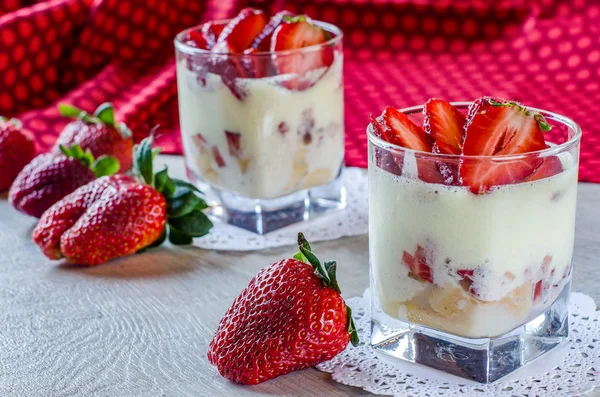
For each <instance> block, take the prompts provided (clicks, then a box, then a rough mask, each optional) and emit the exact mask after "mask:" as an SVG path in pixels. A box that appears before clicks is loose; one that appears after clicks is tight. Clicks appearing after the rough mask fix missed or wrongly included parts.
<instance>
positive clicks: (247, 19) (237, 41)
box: [217, 8, 268, 53]
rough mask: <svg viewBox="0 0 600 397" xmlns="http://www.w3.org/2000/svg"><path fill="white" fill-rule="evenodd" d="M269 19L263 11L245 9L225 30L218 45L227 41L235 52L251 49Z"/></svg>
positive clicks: (218, 40)
mask: <svg viewBox="0 0 600 397" xmlns="http://www.w3.org/2000/svg"><path fill="white" fill-rule="evenodd" d="M267 22H268V18H267V14H265V13H264V12H263V11H261V10H257V9H254V8H244V9H243V10H241V11H240V13H239V14H238V15H237V16H236V17H235V18H233V19H232V20H231V21H229V23H228V24H227V26H225V28H224V29H223V31H222V32H221V34H220V35H219V38H218V39H217V43H221V42H224V41H227V42H228V43H229V44H230V45H231V46H232V47H233V50H234V51H233V52H235V53H241V52H243V51H244V50H245V49H246V48H248V47H250V44H252V41H253V40H254V39H255V38H256V36H258V35H259V34H260V32H261V31H262V30H263V29H264V27H265V26H266V25H267Z"/></svg>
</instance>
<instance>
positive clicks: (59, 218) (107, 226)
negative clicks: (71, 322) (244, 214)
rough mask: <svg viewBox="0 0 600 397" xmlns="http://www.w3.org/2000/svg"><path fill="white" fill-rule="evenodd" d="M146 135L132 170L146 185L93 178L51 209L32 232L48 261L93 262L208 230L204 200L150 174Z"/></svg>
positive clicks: (181, 240) (163, 177)
mask: <svg viewBox="0 0 600 397" xmlns="http://www.w3.org/2000/svg"><path fill="white" fill-rule="evenodd" d="M153 157H154V153H153V151H152V149H151V143H150V139H146V140H144V141H142V143H141V144H140V146H139V147H138V149H137V150H136V170H137V171H138V172H139V173H140V174H141V177H142V178H143V180H144V181H145V183H142V182H139V181H138V180H136V179H134V178H133V177H130V176H126V175H113V176H106V177H103V178H100V179H97V180H95V181H93V182H91V183H89V184H87V185H84V186H81V187H79V188H78V189H77V190H75V191H74V192H72V193H71V194H69V195H67V196H66V197H64V198H63V199H62V200H60V201H58V202H57V203H55V204H54V205H53V206H52V207H50V208H49V209H48V210H47V211H46V212H45V213H44V214H43V216H42V218H41V219H40V221H39V223H38V225H37V226H36V227H35V229H34V230H33V241H34V242H35V243H36V244H37V245H38V246H40V248H41V249H42V252H43V253H44V254H45V255H46V256H47V257H49V258H50V259H60V258H62V257H65V258H66V259H67V260H68V261H69V262H71V263H74V264H80V265H89V266H92V265H97V264H100V263H104V262H106V261H109V260H111V259H113V258H117V257H121V256H125V255H130V254H132V253H134V252H136V251H139V250H140V249H142V248H145V247H147V246H149V245H158V244H160V243H162V242H163V241H164V238H165V237H166V234H167V218H168V226H169V227H168V234H169V239H170V240H171V242H173V243H175V244H187V243H189V242H191V238H192V237H199V236H202V235H204V234H206V233H207V232H208V230H209V229H210V228H211V227H212V223H211V222H210V220H208V218H207V217H206V215H205V214H204V213H203V212H202V210H203V209H205V208H207V205H206V203H205V202H204V200H202V199H201V198H200V197H198V196H197V195H196V191H197V189H195V188H194V187H192V186H191V185H189V184H188V183H187V182H184V181H179V180H174V179H171V178H169V176H168V175H167V172H166V169H164V170H163V171H160V172H159V173H157V174H154V173H153V171H152V159H153Z"/></svg>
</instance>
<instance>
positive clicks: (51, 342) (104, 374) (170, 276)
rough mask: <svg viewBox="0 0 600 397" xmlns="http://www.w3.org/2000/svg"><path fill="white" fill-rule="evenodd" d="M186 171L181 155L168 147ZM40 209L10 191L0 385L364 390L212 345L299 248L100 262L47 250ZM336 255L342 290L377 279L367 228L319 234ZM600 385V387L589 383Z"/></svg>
mask: <svg viewBox="0 0 600 397" xmlns="http://www.w3.org/2000/svg"><path fill="white" fill-rule="evenodd" d="M168 162H169V163H171V167H170V170H171V171H172V172H173V171H175V172H173V173H175V174H177V173H180V172H181V163H182V162H181V159H180V158H170V159H168ZM599 204H600V185H590V184H580V186H579V199H578V210H577V236H576V243H575V270H574V280H573V290H574V291H579V292H584V293H586V294H588V295H590V296H592V297H593V298H594V299H595V300H596V302H597V303H600V265H599V264H598V261H597V258H598V255H599V254H600V227H599V224H600V205H599ZM34 225H35V219H33V218H29V217H27V216H24V215H22V214H20V213H18V212H16V211H15V210H13V209H12V208H11V207H10V206H9V204H8V202H7V200H6V195H4V196H1V197H0V275H1V276H0V309H1V310H0V396H3V397H8V396H10V397H12V396H18V397H37V396H39V397H42V396H43V397H54V396H77V397H80V396H86V397H87V396H107V397H108V396H110V397H125V396H126V397H133V396H139V397H142V396H143V397H163V396H165V397H176V396H177V397H178V396H246V395H247V396H275V395H277V396H317V395H320V396H363V395H370V394H369V393H366V392H363V391H362V390H360V389H355V388H351V387H347V386H344V385H341V384H338V383H336V382H334V381H332V380H331V379H330V377H329V375H328V374H324V373H321V372H319V371H316V370H314V369H308V370H305V371H302V372H297V373H292V374H289V375H286V376H282V377H279V378H277V379H275V380H272V381H269V382H266V383H264V384H262V385H257V386H252V387H244V386H237V385H234V384H232V383H230V382H228V381H226V380H224V379H223V378H221V377H220V376H219V375H218V373H217V371H216V369H215V368H214V367H212V366H210V364H209V363H208V361H207V358H206V350H207V346H208V343H209V341H210V338H211V336H212V334H213V332H214V330H215V329H216V327H217V324H218V322H219V320H220V318H221V316H222V315H223V313H224V312H225V311H226V310H227V308H228V307H229V305H230V304H231V302H232V301H233V299H234V298H235V297H236V296H237V295H238V293H239V292H240V291H241V290H242V289H243V288H244V287H245V286H246V284H247V283H248V281H249V280H250V279H251V278H252V277H253V276H254V275H255V274H256V273H257V272H258V270H259V269H261V268H262V267H264V266H266V265H268V264H270V263H271V262H274V261H275V260H278V259H280V258H282V257H287V256H290V255H291V254H293V253H294V252H295V247H281V248H276V249H269V250H265V251H260V252H247V253H244V252H223V251H221V252H216V251H205V250H201V249H198V248H176V247H172V246H165V247H162V248H159V249H156V250H153V251H151V252H146V253H144V254H138V255H133V256H130V257H128V258H122V259H119V260H115V261H113V262H111V263H108V264H105V265H102V266H97V267H93V268H74V267H69V266H65V265H61V264H60V262H50V261H49V260H47V259H46V258H45V257H44V256H43V255H42V254H41V253H40V252H39V251H38V250H37V247H36V246H35V245H33V243H32V242H31V240H30V233H31V230H32V228H33V227H34ZM313 248H314V251H315V252H316V253H317V254H318V255H319V256H320V257H321V258H323V259H336V260H337V261H338V264H339V269H338V278H339V282H340V285H341V287H342V290H343V291H344V296H346V297H350V296H356V295H359V294H361V293H362V292H363V290H364V289H365V288H366V287H367V285H368V238H367V236H366V235H365V236H359V237H350V238H344V239H340V240H336V241H329V242H321V243H315V244H313ZM589 395H590V396H596V397H598V396H600V390H596V391H594V392H592V393H591V394H589Z"/></svg>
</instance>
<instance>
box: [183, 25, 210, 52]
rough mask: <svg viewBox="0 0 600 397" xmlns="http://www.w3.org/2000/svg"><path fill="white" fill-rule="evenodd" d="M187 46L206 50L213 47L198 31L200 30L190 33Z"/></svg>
mask: <svg viewBox="0 0 600 397" xmlns="http://www.w3.org/2000/svg"><path fill="white" fill-rule="evenodd" d="M187 44H188V45H190V46H192V47H196V48H202V49H204V50H206V49H209V48H210V47H212V46H209V44H208V41H207V40H206V38H205V37H204V35H203V34H202V32H201V31H198V30H192V31H190V33H189V38H188V41H187ZM213 45H214V43H213Z"/></svg>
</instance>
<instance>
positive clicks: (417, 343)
mask: <svg viewBox="0 0 600 397" xmlns="http://www.w3.org/2000/svg"><path fill="white" fill-rule="evenodd" d="M454 105H455V106H457V107H458V108H459V110H461V111H462V112H465V113H466V110H467V107H468V105H469V103H454ZM532 110H536V111H539V112H540V113H541V114H542V115H543V116H544V117H545V118H546V120H547V121H548V123H549V124H550V125H552V126H553V128H552V130H551V131H549V132H547V133H545V135H546V142H547V143H549V148H548V149H545V150H543V151H539V152H533V153H527V154H522V155H511V156H502V157H498V156H494V157H484V156H470V157H468V156H467V157H460V156H455V155H442V154H432V153H424V152H417V151H413V150H409V149H405V148H402V147H399V146H395V145H393V144H390V143H388V142H385V141H383V140H381V139H380V138H378V137H377V136H376V135H375V134H374V131H373V128H372V126H371V125H369V127H368V129H367V135H368V138H369V252H370V277H371V302H372V334H371V344H372V346H373V347H374V348H375V349H377V350H378V351H381V352H383V353H386V354H388V355H391V356H394V357H397V358H399V359H402V360H406V361H410V362H415V363H420V364H423V365H427V366H430V367H433V368H435V369H438V370H441V371H444V372H448V373H451V374H454V375H458V376H461V377H464V378H468V379H472V380H474V381H477V382H482V383H487V382H493V381H495V380H497V379H499V378H501V377H503V376H505V375H507V374H509V373H510V372H512V371H514V370H516V369H518V368H519V367H521V366H523V365H525V364H526V363H527V362H529V361H531V360H533V359H535V358H537V357H539V356H540V355H542V354H544V353H545V352H547V351H549V350H551V349H552V348H554V347H556V346H557V345H558V344H559V343H560V342H561V341H563V340H566V338H567V336H568V301H569V291H570V287H571V269H572V256H573V240H574V233H575V203H576V197H577V172H578V162H579V142H580V138H581V129H580V128H579V126H578V125H577V124H576V123H575V122H573V121H572V120H570V119H568V118H566V117H563V116H560V115H558V114H554V113H551V112H547V111H543V110H539V109H532ZM401 111H402V112H403V113H405V114H407V115H409V118H411V119H413V121H415V122H416V123H417V124H421V123H422V120H423V116H422V114H421V112H422V106H417V107H412V108H407V109H403V110H401ZM482 164H485V165H486V166H488V167H498V168H495V169H501V168H502V167H507V166H508V167H519V166H522V165H529V166H530V165H534V166H536V167H537V166H544V167H556V166H557V164H558V170H557V169H556V168H553V169H554V171H553V172H550V173H549V174H548V175H551V176H548V177H541V175H540V174H538V175H540V178H539V179H537V180H526V181H524V182H521V183H517V184H510V185H500V186H496V187H493V188H492V189H491V191H489V192H487V193H484V194H474V193H472V192H471V191H470V190H469V188H468V187H464V186H448V185H445V184H442V183H435V181H431V180H430V179H431V178H430V177H429V176H428V175H427V170H428V169H431V168H430V167H435V168H437V169H438V170H439V171H440V173H441V174H442V175H445V176H448V175H457V172H458V168H459V167H469V166H473V165H482ZM513 169H514V168H513ZM549 169H552V168H549ZM552 174H553V175H552ZM531 179H534V178H531Z"/></svg>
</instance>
